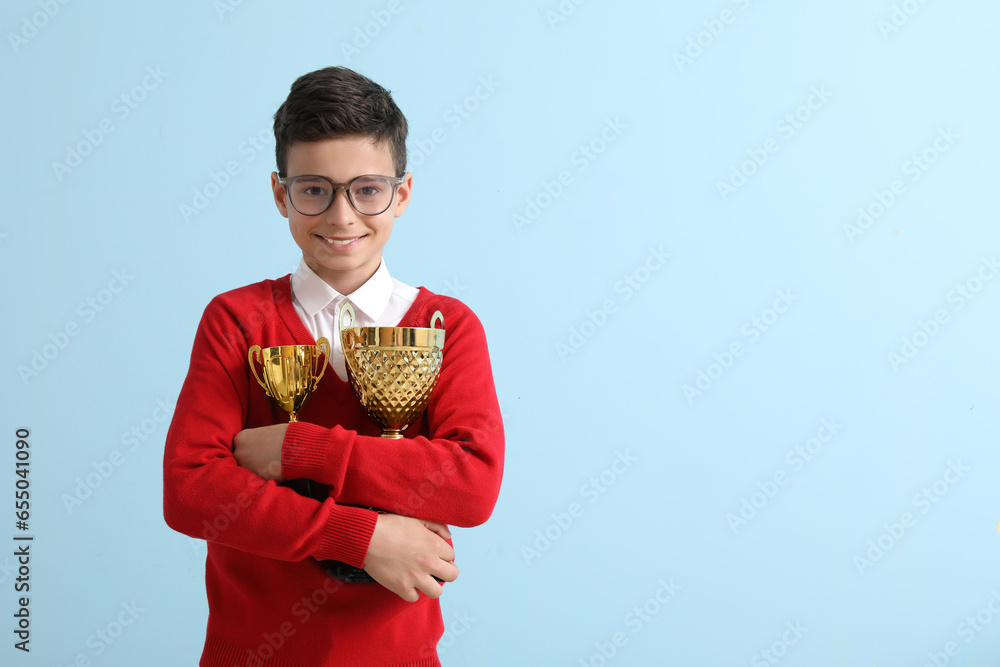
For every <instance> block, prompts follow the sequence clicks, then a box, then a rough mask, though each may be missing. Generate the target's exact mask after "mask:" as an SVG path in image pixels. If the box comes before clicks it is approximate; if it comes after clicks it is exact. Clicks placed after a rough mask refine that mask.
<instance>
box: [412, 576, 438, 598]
mask: <svg viewBox="0 0 1000 667" xmlns="http://www.w3.org/2000/svg"><path fill="white" fill-rule="evenodd" d="M417 588H418V589H419V590H420V592H421V593H423V594H424V595H426V596H427V597H429V598H435V599H437V598H439V597H441V593H443V592H444V587H443V586H442V585H441V584H439V583H438V582H436V581H434V577H423V578H422V579H421V580H420V582H419V583H418V584H417ZM411 602H412V600H411Z"/></svg>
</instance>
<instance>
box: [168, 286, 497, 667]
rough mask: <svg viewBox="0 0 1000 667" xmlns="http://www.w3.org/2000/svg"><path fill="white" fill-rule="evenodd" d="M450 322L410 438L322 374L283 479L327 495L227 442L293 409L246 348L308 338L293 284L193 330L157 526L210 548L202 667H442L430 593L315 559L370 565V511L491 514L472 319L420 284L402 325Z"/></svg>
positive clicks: (236, 305)
mask: <svg viewBox="0 0 1000 667" xmlns="http://www.w3.org/2000/svg"><path fill="white" fill-rule="evenodd" d="M435 310H440V311H441V312H442V314H443V315H444V322H445V330H446V334H445V345H444V351H443V354H444V362H443V365H442V369H441V374H440V377H439V379H438V384H437V388H436V389H435V390H434V393H433V394H432V396H431V399H430V402H429V404H428V406H427V409H426V411H425V412H424V413H423V415H422V416H421V417H420V418H419V419H418V421H417V422H416V423H414V424H412V425H411V426H410V428H409V429H408V430H407V431H406V434H405V437H404V438H402V439H399V440H388V439H383V438H379V437H377V436H378V434H379V433H380V429H379V428H378V427H377V426H376V425H375V424H374V423H373V422H372V421H371V419H370V418H369V417H368V415H367V414H366V413H365V411H364V409H363V408H362V407H361V405H360V403H359V402H358V400H357V398H356V397H355V396H354V394H353V393H352V391H351V388H350V385H349V384H347V383H346V382H343V381H341V379H340V378H339V377H338V376H337V374H336V373H334V372H333V371H332V369H327V372H326V374H325V375H324V376H323V379H322V381H321V382H320V385H319V387H318V389H317V390H316V391H315V392H313V394H312V395H311V396H310V397H309V400H308V401H307V402H306V404H305V406H304V407H303V409H302V410H301V411H300V412H299V413H298V417H299V419H301V421H300V422H298V423H295V424H291V425H290V426H289V428H288V432H287V434H286V436H285V441H284V445H283V448H282V461H281V463H282V475H283V476H284V477H285V479H296V478H307V479H311V480H314V481H316V482H319V483H320V484H323V485H327V486H328V487H329V497H327V498H325V499H324V500H323V501H322V502H321V501H319V500H315V499H313V498H308V497H305V496H302V495H299V494H298V493H296V492H295V491H294V490H292V489H291V488H288V487H285V486H279V485H277V484H276V483H275V482H273V481H271V482H265V481H264V480H263V479H261V478H260V477H258V476H257V475H255V474H254V473H252V472H250V471H249V470H246V469H244V468H241V467H239V466H238V465H236V460H235V458H234V457H233V436H235V435H236V434H237V433H238V432H239V431H241V430H243V429H245V428H253V427H258V426H266V425H269V424H277V423H285V422H287V421H288V415H287V414H286V413H284V412H282V411H281V410H280V409H279V408H278V407H277V406H275V405H274V404H273V402H272V401H271V400H270V399H269V398H268V397H267V396H266V395H265V394H264V391H263V389H261V387H260V386H259V385H258V384H257V382H256V380H254V378H253V377H252V375H251V373H250V368H249V364H248V362H247V351H248V350H249V348H250V346H252V345H255V344H256V345H260V346H261V347H269V346H274V345H289V344H308V345H314V344H315V340H314V339H313V337H312V335H311V334H310V333H309V331H308V330H307V329H306V328H305V325H304V324H303V323H302V321H301V320H300V319H299V316H298V314H297V313H296V312H295V308H294V306H293V305H292V297H291V287H290V280H289V276H285V277H283V278H280V279H278V280H267V281H264V282H261V283H257V284H254V285H249V286H247V287H243V288H240V289H237V290H233V291H231V292H227V293H225V294H222V295H220V296H218V297H216V298H215V299H213V300H212V302H211V303H210V304H209V305H208V307H207V308H206V309H205V313H204V315H203V317H202V320H201V324H200V325H199V327H198V333H197V335H196V337H195V341H194V349H193V351H192V353H191V367H190V369H189V370H188V375H187V378H186V380H185V381H184V386H183V388H182V389H181V392H180V396H179V397H178V399H177V407H176V409H175V413H174V419H173V422H172V423H171V425H170V431H169V433H168V434H167V442H166V450H165V452H164V467H163V501H164V502H163V505H164V517H165V518H166V521H167V524H168V525H169V526H170V527H171V528H173V529H175V530H177V531H180V532H182V533H184V534H186V535H190V536H192V537H196V538H203V539H207V540H208V558H207V562H206V566H205V569H206V573H205V578H206V586H207V590H208V604H209V617H208V630H207V636H206V641H205V649H204V653H203V654H202V658H201V663H200V664H201V665H202V666H203V667H237V666H238V667H257V666H260V667H265V666H266V667H325V666H328V665H329V666H332V665H352V666H359V665H419V666H426V665H437V664H439V663H438V659H437V652H436V645H437V642H438V639H440V637H441V635H442V633H443V632H444V626H443V623H442V620H441V611H440V606H439V604H438V601H437V600H433V599H430V598H428V597H426V596H421V598H420V600H419V601H417V602H413V603H410V602H406V601H404V600H402V599H401V598H399V597H398V596H397V595H395V594H394V593H392V592H390V591H389V590H387V589H385V588H383V587H382V586H380V585H378V584H373V583H369V584H364V583H361V584H346V583H342V582H340V581H339V580H336V579H332V578H331V577H330V576H329V575H328V574H327V573H326V572H325V570H324V568H323V566H322V565H321V564H320V563H319V562H317V561H322V560H339V561H343V562H346V563H348V564H350V565H354V566H356V567H361V566H363V564H364V561H365V557H366V555H367V552H368V543H369V541H370V540H371V536H372V532H373V531H374V528H375V521H376V516H377V515H376V514H375V512H372V511H370V510H366V509H360V508H358V507H353V505H359V506H365V507H380V508H384V509H386V510H389V511H391V512H395V513H398V514H403V515H406V516H413V517H419V518H422V519H429V520H433V521H439V522H441V523H445V524H450V525H456V526H474V525H478V524H481V523H483V522H484V521H486V519H487V518H489V516H490V514H491V512H492V511H493V506H494V504H495V503H496V499H497V494H498V493H499V490H500V478H501V475H502V473H503V424H502V422H501V418H500V409H499V406H498V404H497V398H496V391H495V389H494V386H493V374H492V370H491V368H490V361H489V354H488V351H487V347H486V338H485V335H484V333H483V328H482V325H481V324H480V322H479V320H478V319H477V318H476V316H475V314H473V313H472V311H471V310H469V308H468V307H466V306H465V305H464V304H462V303H461V302H460V301H458V300H456V299H452V298H449V297H444V296H438V295H435V294H432V293H431V292H429V291H427V290H426V289H424V288H421V289H420V293H419V294H418V296H417V299H416V301H415V302H414V303H413V305H412V306H411V308H410V309H409V311H407V313H406V315H405V316H404V317H403V320H402V321H401V322H400V324H399V325H400V326H420V327H426V326H429V323H430V319H431V314H432V313H433V312H434V311H435Z"/></svg>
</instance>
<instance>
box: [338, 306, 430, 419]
mask: <svg viewBox="0 0 1000 667" xmlns="http://www.w3.org/2000/svg"><path fill="white" fill-rule="evenodd" d="M345 315H346V316H347V317H348V318H349V320H348V322H347V323H346V325H345V323H344V316H345ZM438 323H440V325H441V326H442V327H443V326H444V317H443V316H442V315H441V311H440V310H438V311H435V312H434V314H433V315H432V316H431V325H430V327H429V328H420V327H356V326H354V308H353V306H351V304H350V303H347V302H345V303H344V307H343V309H341V311H340V325H341V326H340V340H341V342H342V343H343V347H344V357H345V358H346V360H347V369H348V375H349V377H350V382H351V387H352V388H353V389H354V394H355V395H356V396H357V397H358V400H359V401H361V404H362V405H364V406H365V409H366V410H367V411H368V416H370V417H371V418H372V419H373V420H374V421H375V423H376V424H378V425H379V426H381V427H382V437H383V438H402V437H403V431H405V430H406V429H407V428H408V427H409V426H410V425H411V424H412V423H413V422H414V420H416V418H417V417H418V416H420V413H421V412H423V411H424V408H425V407H427V401H429V400H430V397H431V392H433V391H434V387H435V386H437V379H438V374H439V373H440V372H441V361H442V354H441V351H442V348H443V347H444V329H443V328H441V329H438V328H437V326H436V325H437V324H438Z"/></svg>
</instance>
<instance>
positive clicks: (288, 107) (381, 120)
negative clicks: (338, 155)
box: [274, 67, 408, 177]
mask: <svg viewBox="0 0 1000 667" xmlns="http://www.w3.org/2000/svg"><path fill="white" fill-rule="evenodd" d="M407 131H408V129H407V124H406V117H404V116H403V112H402V111H400V110H399V107H398V106H396V103H395V102H394V101H393V99H392V95H390V94H389V91H388V90H386V89H385V88H383V87H382V86H380V85H378V84H377V83H375V82H374V81H372V80H371V79H369V78H368V77H366V76H362V75H361V74H358V73H357V72H355V71H353V70H350V69H348V68H346V67H326V68H324V69H320V70H316V71H315V72H310V73H308V74H303V75H302V76H300V77H299V78H298V79H296V80H295V83H293V84H292V89H291V90H290V91H289V93H288V98H287V99H286V100H285V101H284V102H283V103H282V105H281V106H280V107H278V110H277V111H276V112H275V114H274V141H275V146H274V155H275V158H276V160H277V163H278V175H279V176H281V177H285V176H287V175H288V174H287V173H286V169H287V168H288V149H289V148H290V147H291V145H292V144H294V143H295V142H297V141H321V140H323V139H336V138H339V137H347V136H363V137H368V138H369V139H371V140H372V141H374V142H375V143H376V144H385V145H387V146H389V150H390V152H391V153H392V162H393V166H394V167H395V169H396V176H402V175H403V174H404V173H406V134H407Z"/></svg>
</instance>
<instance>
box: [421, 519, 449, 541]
mask: <svg viewBox="0 0 1000 667" xmlns="http://www.w3.org/2000/svg"><path fill="white" fill-rule="evenodd" d="M423 524H424V525H425V526H426V527H427V529H428V530H430V531H431V532H433V533H437V534H438V535H440V536H441V539H444V540H450V539H451V531H450V530H448V526H446V525H444V524H443V523H438V522H437V521H424V522H423Z"/></svg>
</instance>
